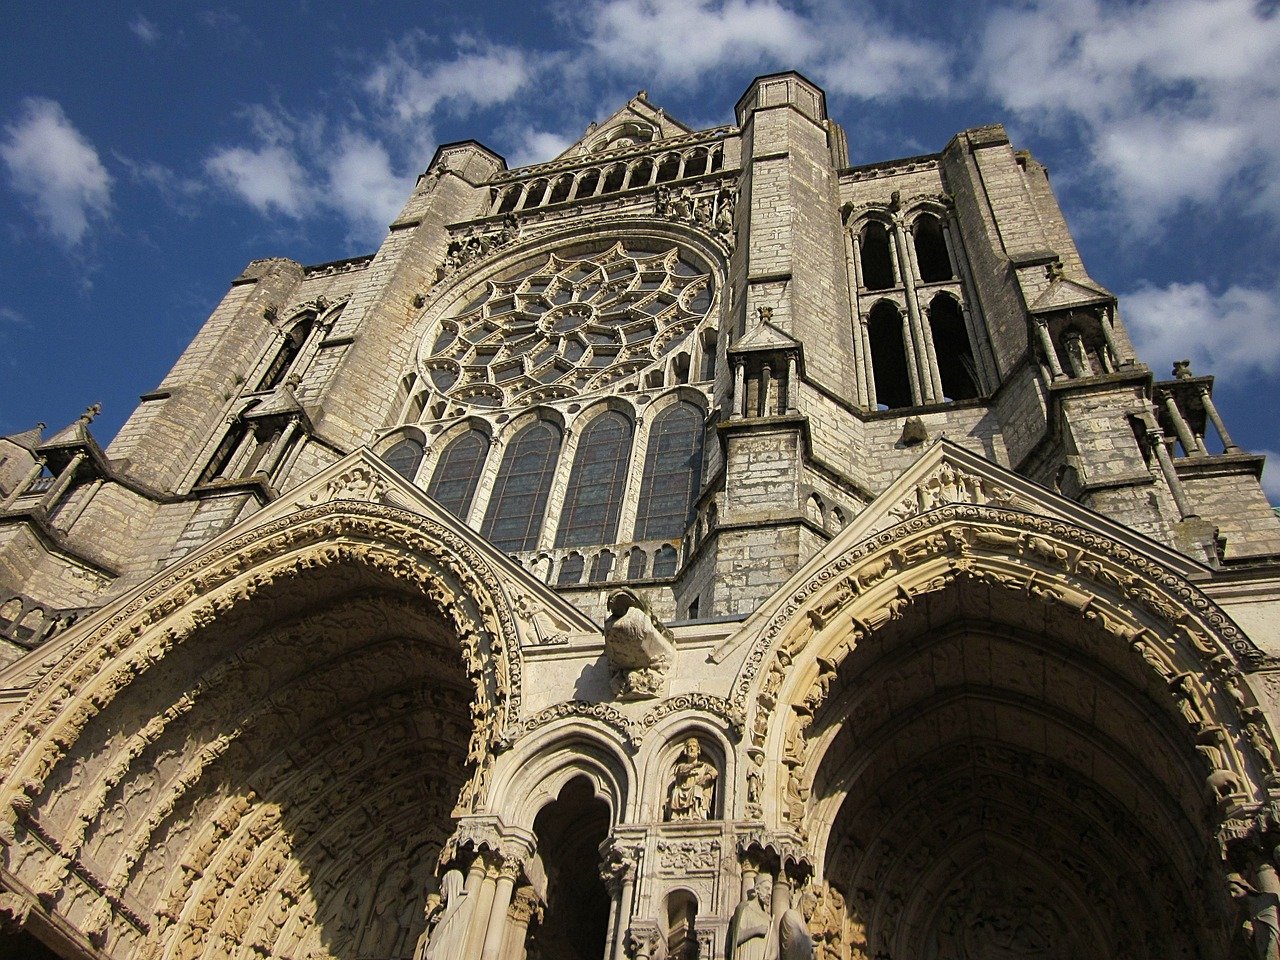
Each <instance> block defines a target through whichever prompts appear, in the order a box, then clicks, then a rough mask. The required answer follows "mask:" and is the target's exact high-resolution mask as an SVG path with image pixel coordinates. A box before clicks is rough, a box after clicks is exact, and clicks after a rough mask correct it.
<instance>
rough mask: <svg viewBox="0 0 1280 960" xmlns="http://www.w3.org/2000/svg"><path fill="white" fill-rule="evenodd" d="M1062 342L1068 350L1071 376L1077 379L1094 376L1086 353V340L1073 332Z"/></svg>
mask: <svg viewBox="0 0 1280 960" xmlns="http://www.w3.org/2000/svg"><path fill="white" fill-rule="evenodd" d="M1062 341H1063V345H1064V346H1065V347H1066V348H1067V365H1068V366H1069V367H1070V368H1071V376H1073V377H1077V378H1078V377H1088V376H1092V375H1093V370H1092V369H1091V368H1090V367H1089V358H1088V357H1086V356H1085V352H1084V338H1083V337H1081V336H1080V334H1078V333H1076V332H1075V331H1072V332H1071V333H1068V334H1067V335H1066V336H1065V337H1063V338H1062Z"/></svg>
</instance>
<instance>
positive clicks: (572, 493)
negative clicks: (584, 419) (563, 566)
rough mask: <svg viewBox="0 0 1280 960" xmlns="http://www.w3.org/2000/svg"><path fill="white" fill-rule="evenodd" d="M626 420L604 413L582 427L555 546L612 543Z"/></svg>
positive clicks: (622, 480) (627, 436) (625, 456)
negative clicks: (583, 428)
mask: <svg viewBox="0 0 1280 960" xmlns="http://www.w3.org/2000/svg"><path fill="white" fill-rule="evenodd" d="M631 434H632V429H631V421H630V420H629V419H627V418H626V417H625V416H623V415H622V414H621V413H617V412H615V411H612V410H610V411H608V412H606V413H602V414H600V415H599V416H597V417H595V418H594V419H593V420H592V421H591V422H590V423H589V424H587V428H586V429H585V430H583V431H582V437H581V439H579V441H578V449H577V453H575V454H574V458H573V470H572V472H570V474H569V487H568V490H566V491H565V498H564V509H563V511H562V513H561V515H560V530H559V531H558V533H557V534H556V546H557V547H580V546H585V545H588V544H597V543H613V542H614V541H615V540H616V539H617V536H618V516H619V514H620V513H621V512H622V493H623V489H624V487H625V485H626V481H627V464H628V463H629V462H630V460H631Z"/></svg>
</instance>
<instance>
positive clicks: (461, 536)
mask: <svg viewBox="0 0 1280 960" xmlns="http://www.w3.org/2000/svg"><path fill="white" fill-rule="evenodd" d="M94 412H95V411H93V410H92V409H91V410H89V411H86V414H85V415H84V416H83V417H81V418H80V419H79V420H78V421H76V422H75V423H73V424H71V425H70V426H68V427H66V428H65V429H62V430H61V431H58V432H55V433H53V434H51V435H49V436H46V435H45V432H44V430H43V428H42V427H38V428H35V429H33V430H31V431H28V432H26V433H22V434H16V435H13V436H9V437H5V438H2V439H0V662H2V663H3V666H0V953H2V954H4V955H6V956H9V955H12V956H16V957H23V958H26V957H29V958H33V960H47V958H50V957H64V958H68V960H71V958H99V960H108V958H111V960H203V958H237V960H266V958H281V960H328V958H333V960H446V958H464V960H525V958H529V960H533V958H543V960H621V958H624V957H630V958H647V960H659V958H672V960H675V958H679V960H692V958H695V957H696V958H701V960H798V958H804V960H810V958H816V960H871V958H876V960H958V958H971V960H976V958H983V960H989V958H1013V957H1019V958H1028V957H1032V958H1046V960H1067V958H1071V960H1094V958H1097V960H1102V958H1121V957H1123V958H1132V960H1145V958H1151V960H1156V958H1160V960H1166V958H1185V960H1193V958H1222V960H1227V958H1232V960H1248V958H1255V957H1256V958H1273V957H1276V956H1277V955H1278V954H1277V951H1280V916H1278V913H1280V910H1278V908H1280V878H1278V876H1277V867H1276V863H1277V860H1276V847H1277V842H1278V841H1280V807H1278V806H1277V801H1278V800H1280V751H1278V750H1277V747H1276V737H1275V734H1274V732H1273V731H1274V728H1275V724H1276V723H1277V722H1280V562H1278V561H1280V519H1278V518H1277V516H1276V514H1275V512H1273V511H1272V509H1271V508H1270V506H1269V505H1268V503H1267V500H1266V497H1265V496H1264V494H1263V493H1262V490H1261V487H1260V485H1259V482H1258V478H1259V476H1260V473H1261V469H1262V458H1261V457H1259V456H1255V455H1252V454H1250V453H1248V452H1246V451H1244V450H1241V449H1240V448H1239V447H1238V446H1237V445H1236V444H1235V443H1234V442H1233V440H1232V439H1231V437H1230V434H1229V432H1228V428H1227V425H1226V424H1225V423H1224V422H1223V420H1222V417H1221V416H1220V415H1219V413H1218V411H1217V409H1216V408H1215V406H1214V403H1213V378H1212V376H1209V375H1207V374H1206V373H1205V372H1204V371H1196V372H1193V371H1192V370H1191V369H1190V367H1189V365H1187V364H1178V365H1177V367H1176V368H1175V369H1174V371H1172V373H1171V374H1170V375H1169V377H1168V378H1166V379H1161V378H1160V377H1159V376H1158V375H1157V374H1156V373H1153V371H1152V370H1151V369H1150V368H1149V367H1147V366H1146V365H1145V364H1144V363H1143V362H1142V361H1141V359H1140V358H1138V357H1137V356H1136V355H1135V353H1134V350H1133V346H1132V344H1131V342H1130V340H1129V337H1128V335H1127V333H1126V330H1125V326H1124V323H1123V320H1122V317H1121V314H1120V305H1119V304H1118V303H1117V301H1116V298H1115V297H1114V296H1112V295H1111V294H1110V293H1109V292H1108V291H1107V290H1106V289H1104V288H1103V287H1101V286H1099V285H1098V284H1097V283H1096V282H1094V281H1093V280H1092V279H1091V278H1090V277H1089V275H1088V273H1087V272H1086V269H1085V266H1084V264H1083V263H1082V262H1081V259H1080V256H1079V254H1078V252H1077V250H1076V247H1075V244H1074V242H1073V240H1072V237H1071V234H1070V232H1069V230H1068V228H1067V226H1066V224H1065V222H1064V220H1063V216H1062V213H1061V211H1060V210H1059V208H1058V205H1057V202H1056V200H1055V199H1054V196H1053V193H1052V190H1051V188H1050V186H1049V181H1048V177H1047V174H1046V171H1045V169H1044V168H1043V167H1042V166H1041V165H1040V164H1039V163H1037V162H1036V160H1035V159H1034V158H1033V157H1031V156H1030V155H1029V154H1027V153H1026V152H1023V151H1019V150H1016V149H1014V147H1013V146H1012V145H1011V144H1010V142H1009V139H1008V137H1007V136H1006V134H1005V132H1004V130H1003V128H1002V127H1000V126H988V127H980V128H976V129H970V130H966V131H964V132H962V133H958V134H957V135H956V136H955V137H954V138H953V139H952V140H951V141H950V142H949V143H948V144H946V145H945V147H944V148H943V149H942V150H941V152H939V153H936V154H930V155H925V156H916V157H910V158H906V159H901V160H892V161H886V162H880V163H871V164H863V165H850V162H849V157H848V148H847V145H846V142H845V137H844V134H843V132H842V130H841V128H840V127H839V125H838V124H837V123H835V122H834V121H833V120H831V119H830V118H829V117H828V116H827V113H826V105H825V99H824V95H823V92H822V91H821V90H820V89H819V88H817V87H816V86H814V85H813V84H812V83H810V82H809V81H808V80H806V79H805V78H804V77H802V76H800V75H798V74H795V73H785V74H778V75H772V76H767V77H762V78H759V79H757V80H756V81H754V82H753V83H752V84H751V86H750V87H749V89H748V90H747V91H746V93H744V95H743V96H742V98H741V100H739V102H738V103H737V105H736V110H735V123H734V124H733V125H729V126H724V127H719V128H715V129H710V130H692V129H690V128H688V127H686V126H684V125H683V124H681V123H680V122H678V121H677V120H675V119H674V118H672V117H670V116H667V115H666V114H665V113H664V111H663V110H661V109H660V108H659V107H657V106H656V105H654V104H652V103H651V102H650V101H649V100H648V98H647V97H646V95H645V94H644V93H643V92H642V93H640V94H638V95H637V96H636V97H635V98H634V99H632V100H631V101H630V102H629V103H627V104H626V105H625V106H623V107H622V108H621V109H620V110H619V111H618V112H617V113H615V114H614V115H613V116H611V117H609V118H607V119H605V120H603V121H601V122H600V123H598V124H593V125H592V126H591V127H590V128H589V129H588V130H587V132H586V134H585V135H584V137H583V138H582V139H581V140H580V141H579V142H578V143H576V144H575V145H573V146H572V147H571V148H569V149H568V150H567V151H566V152H565V153H563V154H562V155H561V156H559V157H557V158H556V159H554V160H552V161H550V162H548V163H543V164H538V165H535V166H529V167H523V168H519V169H508V168H507V165H506V163H505V161H504V160H503V159H502V158H501V157H499V156H498V155H496V154H494V153H493V152H492V151H490V150H488V149H487V148H486V147H484V146H483V145H481V144H479V143H476V142H473V141H466V142H462V143H454V144H449V145H446V146H443V147H441V148H440V149H439V150H438V151H437V153H436V156H435V157H434V158H433V160H432V162H431V164H430V166H429V168H428V169H427V171H426V172H425V173H424V174H423V175H422V176H421V177H420V178H419V180H418V182H417V185H416V186H415V188H414V190H413V192H412V194H411V196H410V197H409V198H408V200H407V202H406V204H405V206H404V208H403V210H402V212H401V213H400V215H399V216H398V218H397V219H396V220H395V222H394V223H392V224H391V225H390V230H389V232H388V234H387V237H386V239H385V241H384V242H383V243H382V245H381V246H380V247H379V248H378V250H377V251H376V252H375V253H373V254H371V255H369V256H362V257H356V258H353V259H348V260H342V261H336V262H332V263H325V264H320V265H314V266H304V265H302V264H299V263H297V262H294V261H292V260H288V259H265V260H256V261H254V262H252V263H250V264H249V265H248V266H247V267H246V268H245V269H244V271H243V272H242V273H241V274H240V275H239V276H238V277H236V278H235V279H234V281H233V282H232V284H231V286H230V289H229V291H228V292H227V294H226V296H225V297H224V298H223V300H222V302H221V303H219V304H218V305H217V306H216V308H215V309H214V310H213V313H212V314H211V315H210V317H209V319H208V321H207V322H206V323H205V324H204V326H203V327H202V329H201V330H200V332H199V333H198V335H197V336H196V338H195V340H194V341H193V342H192V344H191V345H190V347H189V348H188V349H187V350H186V352H185V353H184V354H183V355H182V357H181V358H180V359H179V360H178V362H177V364H176V365H175V367H174V368H173V370H172V372H171V373H170V374H169V376H168V377H166V378H165V380H164V381H163V382H162V383H161V384H160V385H159V386H158V388H157V389H156V390H155V391H154V392H152V393H149V394H146V395H144V396H143V397H142V398H141V401H140V403H139V405H138V407H137V409H136V410H135V412H134V413H133V415H132V416H131V417H130V419H129V420H128V422H127V423H126V424H125V426H124V427H123V429H122V430H121V431H120V433H119V435H118V436H116V438H115V439H114V440H113V441H112V442H111V443H110V444H109V445H108V446H107V447H106V448H105V449H104V448H102V447H100V446H99V444H98V443H97V441H96V440H95V438H94V436H93V431H92V419H93V415H94Z"/></svg>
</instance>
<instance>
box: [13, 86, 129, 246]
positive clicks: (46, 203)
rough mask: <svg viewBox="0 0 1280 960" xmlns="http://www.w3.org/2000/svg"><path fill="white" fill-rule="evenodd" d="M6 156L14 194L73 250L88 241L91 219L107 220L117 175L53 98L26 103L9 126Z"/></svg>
mask: <svg viewBox="0 0 1280 960" xmlns="http://www.w3.org/2000/svg"><path fill="white" fill-rule="evenodd" d="M0 158H2V159H3V160H4V163H5V165H6V166H7V167H8V168H9V178H10V181H11V182H12V184H13V188H14V190H16V191H17V192H18V193H19V194H21V195H23V196H24V197H25V198H26V199H27V201H28V203H29V204H30V207H31V209H32V212H33V213H34V214H35V216H36V218H37V219H38V220H39V221H40V222H41V224H42V225H43V226H44V227H45V229H47V230H48V231H49V232H50V233H52V234H53V235H54V236H55V237H57V238H58V239H59V240H61V241H62V242H63V243H65V244H66V245H68V246H75V245H77V244H79V243H80V242H81V241H82V240H84V237H85V234H86V233H87V232H88V230H89V221H90V220H91V219H105V218H106V216H107V215H108V213H109V212H110V210H111V175H110V174H108V173H107V169H106V167H104V166H103V165H102V161H101V160H100V159H99V158H98V151H97V150H95V149H94V147H93V145H92V144H91V143H89V141H88V140H86V139H85V137H84V135H83V134H81V133H80V131H79V130H77V129H76V128H75V127H74V126H73V125H72V123H71V121H70V120H68V119H67V115H66V114H65V113H64V112H63V110H62V107H61V106H59V105H58V104H57V103H55V102H54V101H53V100H47V99H44V98H40V97H32V98H29V99H27V100H25V101H23V115H22V117H21V119H19V120H18V121H17V122H16V123H13V124H11V125H9V126H6V127H5V139H4V142H3V143H0Z"/></svg>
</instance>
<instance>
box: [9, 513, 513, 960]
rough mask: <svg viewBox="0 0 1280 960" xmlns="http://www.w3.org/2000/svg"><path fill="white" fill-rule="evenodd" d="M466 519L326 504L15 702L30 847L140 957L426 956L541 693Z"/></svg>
mask: <svg viewBox="0 0 1280 960" xmlns="http://www.w3.org/2000/svg"><path fill="white" fill-rule="evenodd" d="M451 536H453V535H452V534H450V533H449V532H448V531H447V530H445V529H444V528H439V527H437V526H436V525H434V524H433V523H431V522H430V521H425V520H424V519H423V518H421V517H415V516H412V515H410V514H406V513H403V512H402V511H399V510H396V509H394V508H389V507H385V506H376V505H369V504H357V503H352V502H337V503H329V504H324V505H321V506H319V507H314V508H310V509H309V510H304V511H302V512H301V513H299V514H295V515H294V516H292V517H290V518H287V519H286V520H283V521H281V522H280V523H279V524H276V525H274V526H272V527H268V528H264V529H259V530H257V531H255V532H254V533H253V534H249V535H246V536H245V537H244V538H243V542H239V541H232V542H231V543H229V544H225V545H223V546H222V547H221V548H219V550H217V551H215V552H214V553H213V554H211V555H206V556H203V557H198V558H193V559H192V561H191V562H190V563H188V564H184V566H183V567H180V568H179V569H178V570H177V571H176V572H175V573H174V574H173V575H172V576H169V577H167V578H165V579H164V580H163V581H161V583H160V584H158V585H157V586H155V587H152V588H151V589H150V590H147V591H145V592H143V593H141V594H140V595H139V596H138V597H137V598H136V600H135V602H132V603H124V604H122V605H121V609H120V610H118V611H116V612H115V616H113V617H112V618H111V619H109V620H107V621H106V622H105V623H104V624H102V625H101V626H100V628H99V629H97V630H96V631H94V632H92V633H90V634H89V635H87V636H86V637H85V639H84V640H83V641H82V642H81V643H80V644H79V645H78V646H77V647H76V648H75V649H74V650H73V652H72V653H71V654H69V655H68V656H67V657H66V659H65V661H64V662H63V663H62V664H60V665H59V668H58V670H57V671H56V672H55V673H54V674H52V675H51V676H50V677H49V678H47V680H46V682H43V683H42V684H41V685H40V686H39V687H38V688H37V689H36V690H35V691H33V693H32V695H31V696H30V697H29V698H28V701H27V703H26V704H24V709H23V711H22V713H20V714H19V717H18V718H16V719H17V720H18V721H19V722H15V723H11V724H10V725H9V730H8V737H7V739H6V741H5V750H6V752H5V758H6V761H7V764H6V766H7V769H8V770H9V771H10V777H9V779H8V781H7V783H6V791H7V792H6V797H7V798H8V803H7V806H8V807H9V808H10V810H11V812H12V813H16V819H15V820H14V821H13V822H12V823H11V825H10V828H9V832H8V835H7V838H6V839H7V841H8V842H7V844H6V845H5V847H4V853H5V867H6V870H7V871H8V872H9V873H10V874H11V875H12V876H14V877H15V878H17V880H18V881H19V882H20V883H21V884H23V885H24V886H25V887H26V888H27V889H29V890H30V891H32V892H33V893H34V894H35V895H36V896H37V897H38V898H39V902H40V904H41V907H42V908H43V909H45V910H47V911H49V912H51V913H56V914H58V915H60V916H62V917H65V918H66V919H67V920H68V921H70V923H71V924H72V925H73V926H74V927H76V928H78V929H80V930H82V931H85V932H86V933H87V934H88V936H89V937H90V939H91V940H92V941H93V942H94V944H95V945H97V946H100V947H102V948H103V949H104V950H106V951H107V952H109V953H110V954H112V955H113V956H116V957H121V958H123V957H128V956H146V957H155V958H160V957H171V958H176V960H194V958H197V957H212V956H239V955H244V956H250V955H253V956H273V955H280V954H288V955H290V956H297V957H302V956H309V957H310V956H314V957H335V958H340V960H357V958H363V957H379V958H391V957H396V958H409V957H411V956H412V954H413V950H414V946H415V942H416V939H417V935H418V933H419V932H420V931H421V929H422V927H423V925H424V917H423V905H424V902H425V900H426V892H427V889H428V887H429V886H430V885H431V884H432V883H433V880H432V879H431V877H432V873H433V871H434V868H435V866H436V862H437V858H438V856H439V854H440V851H441V850H442V848H443V847H444V845H445V844H446V842H447V840H448V838H449V836H450V834H451V833H452V831H453V829H454V827H455V817H456V816H457V815H458V814H460V813H462V812H469V811H471V810H472V809H474V808H475V807H476V806H477V805H479V804H481V803H483V800H484V794H485V783H486V779H487V774H488V769H489V766H490V761H491V756H492V753H493V751H494V749H495V748H494V740H495V739H496V730H498V729H499V728H500V726H501V724H502V723H503V722H504V721H505V716H506V710H507V707H508V706H509V704H510V703H511V701H512V700H513V699H514V698H515V696H518V661H517V662H514V663H513V661H512V660H511V659H510V658H509V657H508V656H507V653H508V651H510V650H511V649H512V648H514V647H515V646H516V644H515V643H514V642H513V641H512V642H510V643H508V642H506V641H510V640H512V638H513V632H512V630H511V629H510V626H511V621H510V611H508V610H506V608H505V603H504V601H503V600H502V595H501V592H500V590H499V589H498V588H497V581H496V578H494V577H493V576H492V574H491V573H490V572H489V571H488V570H487V569H486V568H485V566H484V564H483V562H482V561H480V560H479V558H478V556H477V555H476V554H475V552H474V551H471V550H469V548H467V546H466V545H465V544H452V543H448V542H447V540H448V538H449V537H451ZM88 629H90V630H92V629H93V628H92V626H90V627H89V628H88ZM513 695H515V696H513ZM46 717H47V720H46V721H45V722H43V723H42V722H39V721H41V720H44V718H46ZM24 718H25V722H22V721H23V720H24Z"/></svg>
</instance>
